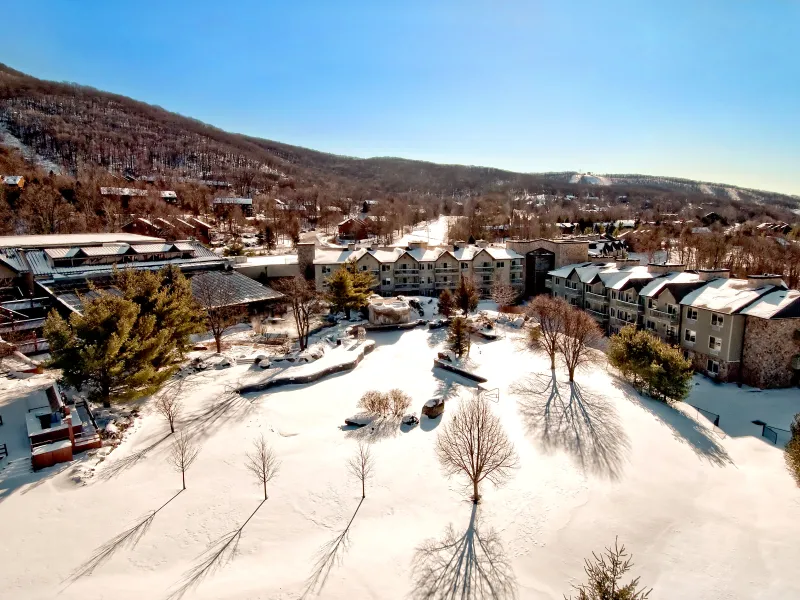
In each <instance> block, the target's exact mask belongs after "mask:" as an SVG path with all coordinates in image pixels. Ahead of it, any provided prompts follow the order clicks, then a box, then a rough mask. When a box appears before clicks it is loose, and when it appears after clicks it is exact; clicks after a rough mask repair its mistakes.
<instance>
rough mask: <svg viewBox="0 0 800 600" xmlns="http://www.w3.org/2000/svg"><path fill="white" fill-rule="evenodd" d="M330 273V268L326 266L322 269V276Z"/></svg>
mask: <svg viewBox="0 0 800 600" xmlns="http://www.w3.org/2000/svg"><path fill="white" fill-rule="evenodd" d="M330 272H331V268H330V267H329V266H327V265H326V266H324V267H322V274H323V275H327V274H329V273H330Z"/></svg>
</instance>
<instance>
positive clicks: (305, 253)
mask: <svg viewBox="0 0 800 600" xmlns="http://www.w3.org/2000/svg"><path fill="white" fill-rule="evenodd" d="M314 253H315V248H314V242H302V243H300V244H297V267H298V269H299V271H300V274H301V275H303V276H304V277H306V278H309V279H311V278H313V277H314V269H313V266H312V267H311V268H309V266H310V265H313V264H314Z"/></svg>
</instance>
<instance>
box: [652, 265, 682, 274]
mask: <svg viewBox="0 0 800 600" xmlns="http://www.w3.org/2000/svg"><path fill="white" fill-rule="evenodd" d="M685 270H686V265H682V264H679V263H662V264H660V265H659V264H657V263H647V272H648V273H652V274H653V275H663V274H664V273H682V272H683V271H685Z"/></svg>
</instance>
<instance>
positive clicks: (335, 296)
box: [325, 267, 353, 317]
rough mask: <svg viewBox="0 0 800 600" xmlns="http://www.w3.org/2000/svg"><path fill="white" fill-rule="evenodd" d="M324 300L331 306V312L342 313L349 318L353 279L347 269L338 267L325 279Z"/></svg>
mask: <svg viewBox="0 0 800 600" xmlns="http://www.w3.org/2000/svg"><path fill="white" fill-rule="evenodd" d="M327 284H328V285H327V287H326V289H325V300H327V301H328V303H329V304H330V305H331V312H344V313H345V314H346V315H347V316H348V317H349V316H350V299H351V297H352V295H353V278H352V277H351V276H350V273H349V272H348V271H347V269H345V268H342V267H340V268H339V269H336V271H334V272H333V274H332V275H331V276H330V277H328V279H327Z"/></svg>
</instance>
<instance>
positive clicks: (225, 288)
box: [190, 270, 283, 306]
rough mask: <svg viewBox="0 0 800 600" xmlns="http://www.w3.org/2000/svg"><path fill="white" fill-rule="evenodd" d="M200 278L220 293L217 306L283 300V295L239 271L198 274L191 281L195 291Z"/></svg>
mask: <svg viewBox="0 0 800 600" xmlns="http://www.w3.org/2000/svg"><path fill="white" fill-rule="evenodd" d="M199 278H203V279H204V280H206V281H207V282H208V283H209V284H210V287H211V289H212V290H219V291H220V294H219V298H218V301H219V303H220V304H218V305H217V306H237V305H240V304H248V303H250V302H260V301H262V300H277V299H279V298H283V294H281V293H279V292H276V291H275V290H274V289H272V288H271V287H269V286H268V285H263V284H261V283H259V282H258V281H256V280H255V279H251V278H250V277H247V276H246V275H242V274H241V273H239V272H238V271H222V270H218V271H204V272H202V273H198V274H197V275H195V276H194V277H192V278H191V280H190V281H191V283H192V288H193V290H194V288H195V287H196V285H197V281H198V279H199ZM229 292H231V293H229ZM212 302H213V298H212Z"/></svg>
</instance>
